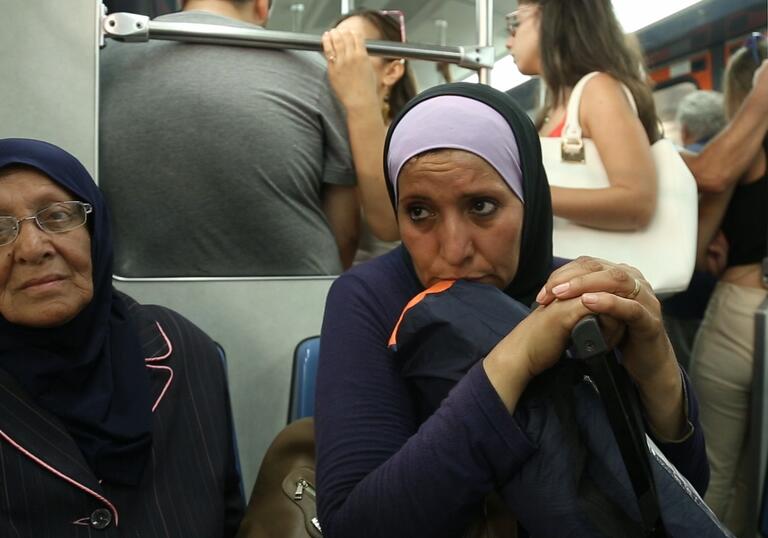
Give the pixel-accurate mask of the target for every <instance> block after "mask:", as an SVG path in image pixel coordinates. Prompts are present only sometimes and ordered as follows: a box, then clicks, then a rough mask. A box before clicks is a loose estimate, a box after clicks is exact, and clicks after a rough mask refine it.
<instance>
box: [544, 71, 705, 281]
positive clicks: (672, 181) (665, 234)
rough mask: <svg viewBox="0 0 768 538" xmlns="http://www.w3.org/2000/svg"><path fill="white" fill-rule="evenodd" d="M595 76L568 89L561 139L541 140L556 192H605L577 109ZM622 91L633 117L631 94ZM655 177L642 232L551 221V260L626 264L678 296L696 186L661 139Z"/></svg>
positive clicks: (655, 149) (687, 267)
mask: <svg viewBox="0 0 768 538" xmlns="http://www.w3.org/2000/svg"><path fill="white" fill-rule="evenodd" d="M597 74H598V73H597V72H595V73H590V74H588V75H586V76H584V77H583V78H582V79H581V80H580V81H579V82H578V83H577V84H576V86H575V87H574V88H573V92H572V93H571V97H570V100H569V101H568V109H567V112H566V121H565V127H564V129H563V135H562V138H551V137H549V138H548V137H542V138H541V151H542V156H543V159H544V168H545V169H546V171H547V177H548V178H549V184H550V185H552V186H557V187H574V188H581V189H600V188H605V187H608V186H610V183H609V181H608V176H607V175H606V173H605V168H604V167H603V162H602V160H601V159H600V155H598V153H597V148H595V145H594V142H592V140H590V139H588V138H587V139H584V138H582V136H581V126H580V125H579V103H580V101H581V94H582V91H583V89H584V86H585V85H586V83H587V82H588V81H589V80H590V79H591V78H592V77H593V76H595V75H597ZM622 87H623V88H624V91H625V92H626V93H627V96H628V97H629V102H630V103H631V104H632V107H633V109H634V110H635V112H637V107H636V105H635V101H634V98H633V97H632V93H631V92H630V91H629V89H628V88H627V87H626V86H623V85H622ZM651 153H652V155H653V160H654V163H655V164H656V172H657V177H658V200H657V204H656V213H655V214H654V216H653V218H652V220H651V223H650V224H649V225H648V226H647V227H646V228H644V229H642V230H638V231H633V232H626V231H621V232H619V231H610V230H596V229H594V228H589V227H586V226H581V225H579V224H575V223H574V222H572V221H569V220H566V219H563V218H559V217H555V219H554V235H553V247H554V254H555V256H559V257H562V258H568V259H573V258H578V257H579V256H582V255H589V256H595V257H598V258H603V259H606V260H610V261H613V262H621V263H627V264H629V265H632V266H634V267H637V268H638V269H639V270H640V271H642V273H643V275H644V276H645V278H646V279H647V280H648V282H650V284H651V285H652V286H653V289H654V291H655V292H656V293H657V294H659V295H662V294H670V293H673V292H678V291H683V290H685V289H686V288H687V287H688V283H689V281H690V279H691V275H692V274H693V269H694V266H695V263H696V234H697V226H698V194H697V191H696V181H695V179H694V177H693V175H692V174H691V172H690V170H689V169H688V167H687V166H686V165H685V162H683V159H682V158H681V157H680V155H679V153H678V151H677V149H676V148H675V146H674V144H672V142H671V141H669V140H668V139H665V138H662V139H660V140H658V141H657V142H656V143H655V144H653V145H652V146H651Z"/></svg>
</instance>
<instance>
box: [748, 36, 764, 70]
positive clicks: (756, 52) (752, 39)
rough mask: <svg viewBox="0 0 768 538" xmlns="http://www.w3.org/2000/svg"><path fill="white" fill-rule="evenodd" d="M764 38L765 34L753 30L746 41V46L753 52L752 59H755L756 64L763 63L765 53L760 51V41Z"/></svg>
mask: <svg viewBox="0 0 768 538" xmlns="http://www.w3.org/2000/svg"><path fill="white" fill-rule="evenodd" d="M763 39H765V36H764V35H763V34H761V33H760V32H752V33H751V34H750V35H749V37H747V39H746V40H745V41H744V46H745V47H746V48H747V49H748V50H749V52H750V53H751V54H752V59H753V60H754V61H755V65H760V64H761V63H763V58H762V56H763V55H762V53H761V52H760V42H761V41H762V40H763Z"/></svg>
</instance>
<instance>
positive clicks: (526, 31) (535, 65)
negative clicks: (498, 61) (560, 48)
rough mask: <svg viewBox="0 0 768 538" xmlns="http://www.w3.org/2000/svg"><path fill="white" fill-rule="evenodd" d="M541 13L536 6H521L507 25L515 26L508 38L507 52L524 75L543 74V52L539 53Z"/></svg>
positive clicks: (511, 16)
mask: <svg viewBox="0 0 768 538" xmlns="http://www.w3.org/2000/svg"><path fill="white" fill-rule="evenodd" d="M539 15H540V11H539V6H538V5H536V4H521V5H520V8H519V9H517V10H516V11H514V12H513V13H512V14H511V15H510V18H511V20H509V19H508V21H507V25H508V26H510V24H511V26H514V29H512V30H511V31H510V32H509V35H508V36H507V50H509V53H510V54H511V55H512V58H514V60H515V64H516V65H517V68H518V69H519V70H520V72H521V73H523V74H524V75H539V74H541V52H540V51H539V26H540V22H541V21H540V16H539Z"/></svg>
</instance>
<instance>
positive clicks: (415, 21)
mask: <svg viewBox="0 0 768 538" xmlns="http://www.w3.org/2000/svg"><path fill="white" fill-rule="evenodd" d="M179 2H180V0H176V1H175V2H174V1H171V0H154V1H149V0H112V1H110V0H108V1H107V2H106V5H107V6H108V9H109V11H110V12H116V11H128V12H135V13H143V14H146V15H149V16H156V15H159V14H162V13H167V12H169V11H173V10H175V9H177V8H178V4H179ZM342 4H345V2H339V0H330V1H320V2H318V1H311V2H309V1H307V2H300V1H299V0H292V1H290V2H281V1H277V2H275V5H274V6H273V8H272V13H271V15H270V20H269V24H268V28H269V29H273V30H284V31H295V32H302V33H308V34H321V33H322V32H323V31H324V30H326V29H327V28H328V27H330V26H331V25H332V24H333V22H334V21H335V20H336V19H337V18H338V17H339V14H340V10H341V8H342ZM346 4H347V5H349V6H355V7H362V6H364V7H366V8H371V9H379V10H399V11H402V12H403V14H404V18H405V24H406V28H407V40H408V41H409V42H414V43H429V44H438V45H446V44H448V45H464V46H466V45H472V44H475V43H476V42H477V37H476V36H477V28H476V3H475V2H474V1H473V0H449V1H444V0H427V1H423V2H421V1H420V2H416V1H414V0H409V1H405V2H404V1H402V0H400V1H398V0H368V1H366V2H357V3H355V2H353V1H349V0H348V1H347V2H346ZM516 8H517V1H516V0H496V1H495V2H493V46H494V49H495V54H496V59H497V60H501V59H502V58H504V57H505V56H507V51H506V48H505V44H504V43H505V40H506V37H507V34H506V26H505V21H504V15H505V14H507V13H509V12H511V11H513V10H514V9H516ZM765 28H766V6H765V2H764V1H763V0H703V1H700V2H696V3H694V4H693V5H691V6H690V7H688V8H686V9H683V10H682V11H678V12H677V13H674V14H672V15H670V16H668V17H666V18H664V19H662V20H660V21H658V22H655V23H653V24H650V25H648V26H645V27H643V28H640V29H639V30H637V31H636V32H635V34H636V36H637V38H638V40H639V42H640V45H641V46H642V48H643V51H644V52H645V60H646V65H647V67H648V71H649V76H650V78H651V79H652V81H653V84H654V85H655V96H656V105H657V110H658V113H659V116H660V118H661V120H662V122H663V123H664V128H665V132H666V135H667V136H668V137H670V138H672V139H673V140H675V141H676V142H677V141H679V140H678V133H677V130H676V127H675V124H674V117H675V112H676V105H677V103H678V102H679V101H680V99H682V98H683V97H684V96H685V95H686V94H687V93H690V92H691V91H694V90H695V89H703V90H720V89H721V83H722V77H723V71H724V69H725V64H726V62H727V61H728V57H729V55H730V53H731V51H732V50H734V48H736V47H738V46H740V45H741V43H743V41H744V38H745V37H746V36H747V35H749V34H750V33H751V32H755V31H760V32H762V31H764V30H765ZM413 67H414V73H415V75H416V79H417V81H418V84H419V88H421V89H424V88H428V87H430V86H433V85H435V84H439V83H441V82H444V81H445V76H444V71H441V70H438V69H437V66H436V64H435V63H432V62H426V61H414V62H413ZM509 68H511V69H514V67H511V66H510V65H509V63H508V64H506V65H504V66H503V67H499V68H498V69H497V72H496V73H494V74H493V75H492V83H494V85H496V83H495V81H496V80H497V79H498V78H500V77H501V75H502V74H503V73H501V70H502V69H509ZM449 71H450V74H449V77H450V79H451V80H453V81H457V80H464V79H466V78H467V77H470V76H471V75H472V72H471V71H469V70H467V69H464V68H461V67H458V66H455V65H452V66H450V68H449ZM504 78H505V80H506V77H504ZM500 84H501V85H500V86H498V87H499V88H500V89H503V90H510V89H511V87H510V86H506V87H505V86H504V84H503V82H500ZM511 93H512V95H513V96H514V97H515V98H516V99H517V100H518V101H519V102H520V103H521V104H522V105H523V106H524V108H526V110H528V111H529V112H530V113H533V111H534V110H535V109H536V108H537V107H538V105H539V102H540V97H541V93H542V92H541V88H540V84H539V80H538V79H531V80H527V81H525V82H522V83H521V84H519V85H517V86H516V87H514V89H511Z"/></svg>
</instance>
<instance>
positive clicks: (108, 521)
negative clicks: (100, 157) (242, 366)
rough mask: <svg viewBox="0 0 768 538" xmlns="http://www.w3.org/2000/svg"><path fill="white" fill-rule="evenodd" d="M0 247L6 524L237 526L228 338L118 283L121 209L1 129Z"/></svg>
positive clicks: (149, 528) (85, 178)
mask: <svg viewBox="0 0 768 538" xmlns="http://www.w3.org/2000/svg"><path fill="white" fill-rule="evenodd" d="M0 252H2V263H0V314H1V315H2V317H1V318H0V333H2V338H0V342H1V343H0V407H2V410H3V411H2V413H0V472H1V473H2V482H3V488H0V535H1V536H57V537H64V536H85V535H88V536H90V535H91V533H92V529H96V530H106V531H108V532H107V534H108V535H109V536H118V535H119V536H129V535H130V536H139V535H141V536H206V537H207V536H211V537H213V536H221V537H227V536H232V535H234V533H235V531H236V529H237V525H238V523H239V520H240V517H241V515H242V510H243V499H242V495H241V493H240V485H239V475H238V472H237V469H236V465H235V447H234V446H233V442H232V420H231V414H230V407H229V397H228V392H227V380H226V375H225V371H224V367H223V364H222V361H221V359H220V357H219V353H218V350H217V347H216V345H215V343H214V342H213V341H212V340H211V339H210V338H208V336H206V335H205V334H204V333H203V332H202V331H200V329H198V328H197V327H195V326H194V325H192V324H191V323H190V322H189V321H187V320H186V319H184V318H183V317H181V316H180V315H178V314H176V313H175V312H172V311H170V310H168V309H165V308H162V307H159V306H142V305H139V304H137V303H136V302H135V301H133V300H131V299H130V298H129V297H127V296H125V295H123V294H121V293H119V292H117V291H116V290H115V289H114V288H113V287H112V237H111V230H110V220H109V212H108V211H107V207H106V205H105V203H104V199H103V197H102V195H101V192H100V191H99V189H98V187H97V186H96V184H95V183H94V182H93V180H92V179H91V177H90V175H89V174H88V172H87V171H86V170H85V168H84V167H83V166H82V165H81V164H80V163H79V162H78V161H77V160H76V159H75V158H74V157H73V156H72V155H70V154H69V153H67V152H65V151H64V150H62V149H60V148H58V147H56V146H53V145H51V144H48V143H45V142H40V141H36V140H25V139H5V140H0Z"/></svg>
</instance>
